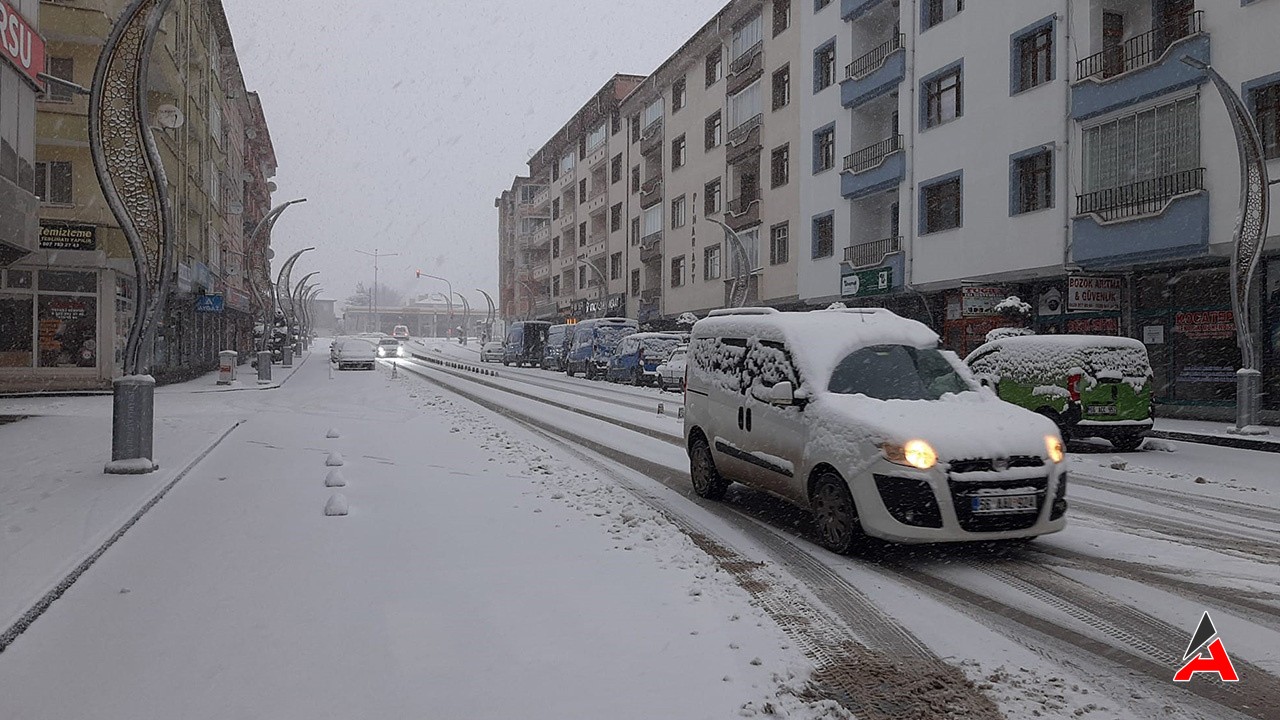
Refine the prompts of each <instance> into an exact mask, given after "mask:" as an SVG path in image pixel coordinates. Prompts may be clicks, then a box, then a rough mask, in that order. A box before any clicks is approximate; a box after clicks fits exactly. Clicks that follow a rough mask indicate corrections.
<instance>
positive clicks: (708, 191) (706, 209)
mask: <svg viewBox="0 0 1280 720" xmlns="http://www.w3.org/2000/svg"><path fill="white" fill-rule="evenodd" d="M702 190H703V193H702V197H703V198H704V201H705V204H704V206H703V208H702V214H703V215H715V214H716V213H718V212H720V209H721V194H722V193H721V191H720V178H716V179H715V180H712V181H711V182H709V183H707V184H706V185H705V186H704V187H703V188H702Z"/></svg>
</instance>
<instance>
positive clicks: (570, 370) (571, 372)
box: [564, 365, 573, 377]
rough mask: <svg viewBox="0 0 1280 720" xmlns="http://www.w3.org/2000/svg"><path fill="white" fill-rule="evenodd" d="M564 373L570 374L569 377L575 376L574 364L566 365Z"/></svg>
mask: <svg viewBox="0 0 1280 720" xmlns="http://www.w3.org/2000/svg"><path fill="white" fill-rule="evenodd" d="M564 374H565V375H568V376H569V377H573V366H572V365H566V366H565V367H564Z"/></svg>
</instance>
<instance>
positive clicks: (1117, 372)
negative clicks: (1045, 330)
mask: <svg viewBox="0 0 1280 720" xmlns="http://www.w3.org/2000/svg"><path fill="white" fill-rule="evenodd" d="M965 363H966V364H968V365H969V368H970V369H971V370H972V371H973V374H974V377H976V378H977V379H978V382H980V383H982V384H983V385H986V386H988V387H990V388H992V389H993V390H995V392H996V395H998V396H999V397H1000V399H1001V400H1004V401H1006V402H1011V403H1013V404H1014V405H1019V406H1021V407H1024V408H1026V409H1028V410H1033V411H1035V412H1038V413H1040V414H1041V415H1044V416H1045V417H1047V418H1049V419H1050V420H1052V421H1053V422H1054V423H1055V424H1057V426H1058V428H1059V429H1060V430H1061V431H1062V436H1063V437H1065V438H1072V437H1101V438H1105V439H1106V440H1110V441H1111V444H1112V445H1115V446H1116V449H1118V450H1123V451H1130V450H1137V449H1138V447H1139V446H1141V445H1142V440H1143V438H1144V437H1146V434H1147V432H1148V431H1150V430H1151V426H1152V425H1153V423H1154V421H1153V420H1152V415H1153V413H1152V410H1151V407H1152V406H1151V403H1152V399H1151V385H1152V372H1151V360H1150V358H1149V357H1148V356H1147V348H1146V346H1145V345H1143V344H1142V342H1141V341H1140V340H1134V339H1133V338H1122V337H1108V336H1103V335H1025V336H1019V337H1006V338H1001V339H999V340H993V341H992V342H989V343H986V344H985V345H982V346H980V347H978V349H976V350H974V351H973V352H972V353H970V354H969V357H967V358H965Z"/></svg>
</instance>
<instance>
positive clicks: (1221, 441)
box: [1147, 430, 1280, 453]
mask: <svg viewBox="0 0 1280 720" xmlns="http://www.w3.org/2000/svg"><path fill="white" fill-rule="evenodd" d="M1147 437H1149V438H1156V439H1159V440H1178V441H1181V442H1190V443H1198V444H1200V445H1217V446H1218V447H1227V448H1235V449H1236V450H1257V451H1259V452H1269V453H1280V442H1276V441H1273V440H1251V439H1249V438H1247V437H1244V436H1241V437H1223V436H1220V435H1200V434H1198V433H1188V432H1178V431H1177V430H1150V431H1148V432H1147Z"/></svg>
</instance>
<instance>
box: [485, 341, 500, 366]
mask: <svg viewBox="0 0 1280 720" xmlns="http://www.w3.org/2000/svg"><path fill="white" fill-rule="evenodd" d="M480 362H495V363H496V362H502V343H501V342H499V341H497V340H493V341H491V342H487V343H485V344H484V347H482V348H480Z"/></svg>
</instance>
